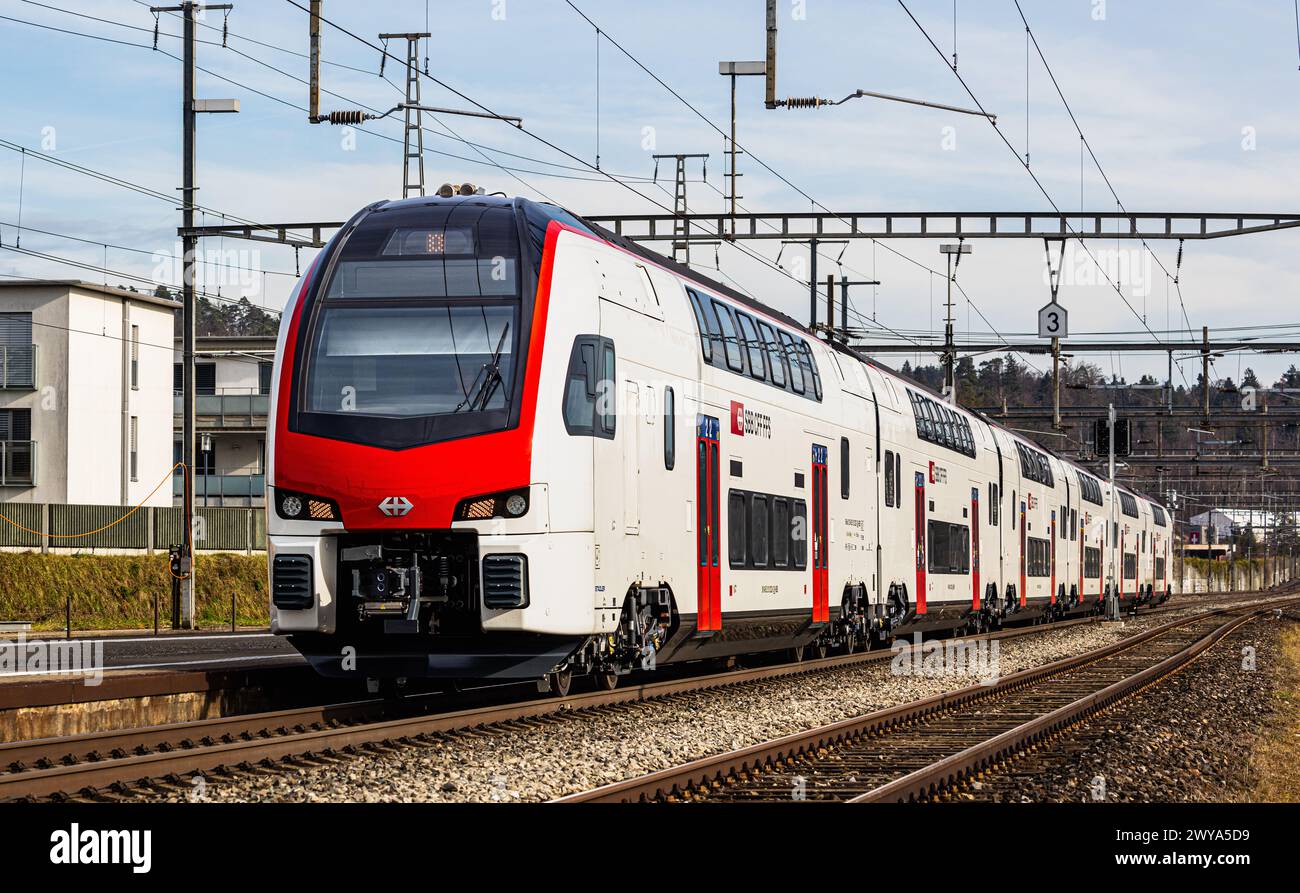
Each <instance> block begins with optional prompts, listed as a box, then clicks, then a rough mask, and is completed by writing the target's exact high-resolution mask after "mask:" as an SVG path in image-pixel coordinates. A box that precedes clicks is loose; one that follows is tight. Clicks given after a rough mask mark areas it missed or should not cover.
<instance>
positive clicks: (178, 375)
mask: <svg viewBox="0 0 1300 893" xmlns="http://www.w3.org/2000/svg"><path fill="white" fill-rule="evenodd" d="M172 390H173V391H175V392H176V393H177V394H179V393H181V392H183V391H184V390H185V364H184V363H172ZM194 393H195V394H196V395H198V396H200V397H212V396H215V395H216V393H217V364H216V363H195V364H194Z"/></svg>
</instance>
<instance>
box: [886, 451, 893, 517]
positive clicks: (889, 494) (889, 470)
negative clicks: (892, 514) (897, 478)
mask: <svg viewBox="0 0 1300 893" xmlns="http://www.w3.org/2000/svg"><path fill="white" fill-rule="evenodd" d="M893 507H894V451H893V450H885V508H890V509H892V508H893Z"/></svg>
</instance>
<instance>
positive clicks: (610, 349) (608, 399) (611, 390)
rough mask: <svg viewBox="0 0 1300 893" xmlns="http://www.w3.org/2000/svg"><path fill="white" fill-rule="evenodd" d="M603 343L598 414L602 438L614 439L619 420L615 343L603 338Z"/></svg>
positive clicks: (597, 402)
mask: <svg viewBox="0 0 1300 893" xmlns="http://www.w3.org/2000/svg"><path fill="white" fill-rule="evenodd" d="M601 342H602V344H601V355H602V356H603V358H604V362H603V364H602V368H601V378H600V387H599V388H597V398H596V414H597V416H598V417H599V418H600V430H601V433H602V436H604V437H610V438H612V437H613V436H614V424H615V421H616V419H617V418H618V411H617V407H616V406H615V401H616V400H617V388H616V387H615V384H616V382H617V381H618V377H617V375H616V373H615V361H614V342H613V341H610V340H609V339H608V338H602V339H601Z"/></svg>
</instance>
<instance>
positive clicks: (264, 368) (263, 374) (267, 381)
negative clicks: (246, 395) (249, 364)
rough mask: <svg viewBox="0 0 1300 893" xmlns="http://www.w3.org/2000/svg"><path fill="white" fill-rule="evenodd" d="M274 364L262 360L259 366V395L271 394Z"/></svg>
mask: <svg viewBox="0 0 1300 893" xmlns="http://www.w3.org/2000/svg"><path fill="white" fill-rule="evenodd" d="M272 368H274V367H273V364H271V363H270V362H268V361H267V360H262V361H261V362H260V363H258V364H257V392H258V393H259V394H269V393H271V369H272Z"/></svg>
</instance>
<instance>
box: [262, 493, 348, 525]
mask: <svg viewBox="0 0 1300 893" xmlns="http://www.w3.org/2000/svg"><path fill="white" fill-rule="evenodd" d="M275 511H276V513H277V514H278V515H279V516H280V517H281V518H285V519H286V520H289V521H338V520H339V519H340V517H341V515H339V507H338V505H337V504H336V503H334V502H333V501H332V500H329V499H325V498H324V497H321V496H308V495H307V494H305V493H295V492H293V491H291V490H276V491H275Z"/></svg>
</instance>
